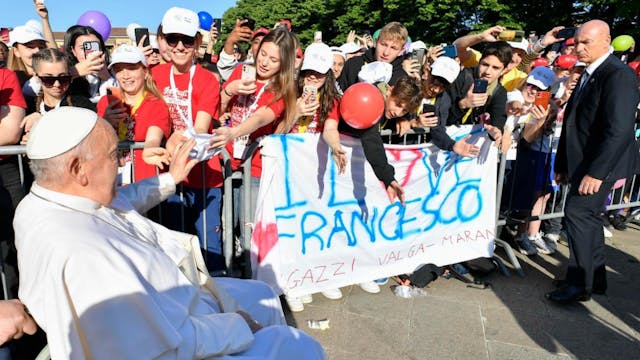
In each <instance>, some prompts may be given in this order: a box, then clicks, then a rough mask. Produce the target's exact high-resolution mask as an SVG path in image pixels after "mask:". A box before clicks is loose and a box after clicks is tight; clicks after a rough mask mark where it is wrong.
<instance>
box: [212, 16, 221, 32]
mask: <svg viewBox="0 0 640 360" xmlns="http://www.w3.org/2000/svg"><path fill="white" fill-rule="evenodd" d="M213 26H214V27H215V28H216V30H217V31H218V34H220V35H222V19H220V18H215V19H213Z"/></svg>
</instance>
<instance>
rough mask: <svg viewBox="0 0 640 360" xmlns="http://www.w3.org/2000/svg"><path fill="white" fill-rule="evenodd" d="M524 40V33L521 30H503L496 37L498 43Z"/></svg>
mask: <svg viewBox="0 0 640 360" xmlns="http://www.w3.org/2000/svg"><path fill="white" fill-rule="evenodd" d="M522 39H524V31H522V30H505V31H503V32H501V33H500V34H499V35H498V40H500V41H515V42H520V41H522Z"/></svg>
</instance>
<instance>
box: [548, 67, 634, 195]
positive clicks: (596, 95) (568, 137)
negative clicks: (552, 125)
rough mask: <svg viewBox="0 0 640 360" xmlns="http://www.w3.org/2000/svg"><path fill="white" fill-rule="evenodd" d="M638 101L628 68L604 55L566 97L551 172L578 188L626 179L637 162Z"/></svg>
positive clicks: (631, 74)
mask: <svg viewBox="0 0 640 360" xmlns="http://www.w3.org/2000/svg"><path fill="white" fill-rule="evenodd" d="M639 101H640V96H639V95H638V84H637V78H636V75H635V74H634V72H633V70H631V68H629V67H628V66H627V65H625V64H624V63H622V62H621V61H620V60H619V59H618V58H616V57H615V56H613V55H609V56H608V57H607V58H606V59H605V61H604V62H603V63H602V64H600V66H598V67H597V68H596V70H595V71H594V72H593V74H592V75H591V76H590V78H589V79H588V80H587V83H586V84H585V85H584V87H583V88H582V90H581V91H579V93H577V94H576V92H574V93H573V94H572V95H571V98H570V99H569V102H568V104H567V108H566V110H565V115H564V120H563V124H562V135H561V136H560V142H559V143H558V154H557V157H556V162H555V171H556V173H564V174H567V176H568V179H569V181H570V182H571V183H575V184H578V183H579V182H580V181H581V180H582V178H583V177H584V176H585V175H590V176H592V177H594V178H596V179H599V180H603V181H615V180H618V179H622V178H627V177H630V176H631V175H632V174H633V173H634V172H635V170H636V169H637V168H638V164H640V155H639V154H638V144H637V143H636V142H635V139H634V128H633V127H634V118H635V112H636V107H637V106H638V102H639Z"/></svg>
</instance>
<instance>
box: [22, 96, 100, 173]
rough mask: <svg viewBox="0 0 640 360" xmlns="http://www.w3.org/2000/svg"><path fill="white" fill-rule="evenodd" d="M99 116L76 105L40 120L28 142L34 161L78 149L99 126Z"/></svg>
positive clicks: (49, 112) (61, 108) (49, 113)
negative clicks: (97, 125)
mask: <svg viewBox="0 0 640 360" xmlns="http://www.w3.org/2000/svg"><path fill="white" fill-rule="evenodd" d="M97 121H98V114H96V113H95V112H93V111H91V110H87V109H83V108H77V107H73V106H62V107H59V108H57V109H53V110H51V111H47V113H46V114H44V115H42V117H41V118H40V119H39V120H38V122H37V123H36V124H35V125H34V126H33V127H32V128H31V131H30V133H29V140H27V156H29V158H30V159H35V160H40V159H50V158H53V157H56V156H58V155H60V154H63V153H65V152H67V151H69V150H71V149H73V148H74V147H76V146H78V144H80V143H81V142H82V140H83V139H84V138H86V137H87V135H89V133H90V132H91V130H93V128H94V127H95V126H96V122H97Z"/></svg>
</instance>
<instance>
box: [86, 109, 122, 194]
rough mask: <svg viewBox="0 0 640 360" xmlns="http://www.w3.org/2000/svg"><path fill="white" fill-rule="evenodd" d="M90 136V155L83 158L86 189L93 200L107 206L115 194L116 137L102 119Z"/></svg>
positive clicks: (118, 162) (117, 163)
mask: <svg viewBox="0 0 640 360" xmlns="http://www.w3.org/2000/svg"><path fill="white" fill-rule="evenodd" d="M90 136H92V139H91V141H92V143H93V145H92V154H91V155H92V156H91V157H89V159H88V160H85V166H86V175H87V179H88V186H89V188H88V190H89V191H90V195H91V197H92V199H93V200H95V201H97V202H99V203H100V204H102V205H104V206H107V205H109V204H111V201H112V200H113V198H114V197H115V196H116V189H117V183H116V176H117V174H118V165H120V156H119V152H118V138H117V136H116V133H115V131H114V130H113V128H111V127H110V126H109V125H107V123H106V121H104V120H100V121H98V123H97V124H96V128H95V129H94V130H93V131H92V133H91V135H90Z"/></svg>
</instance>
